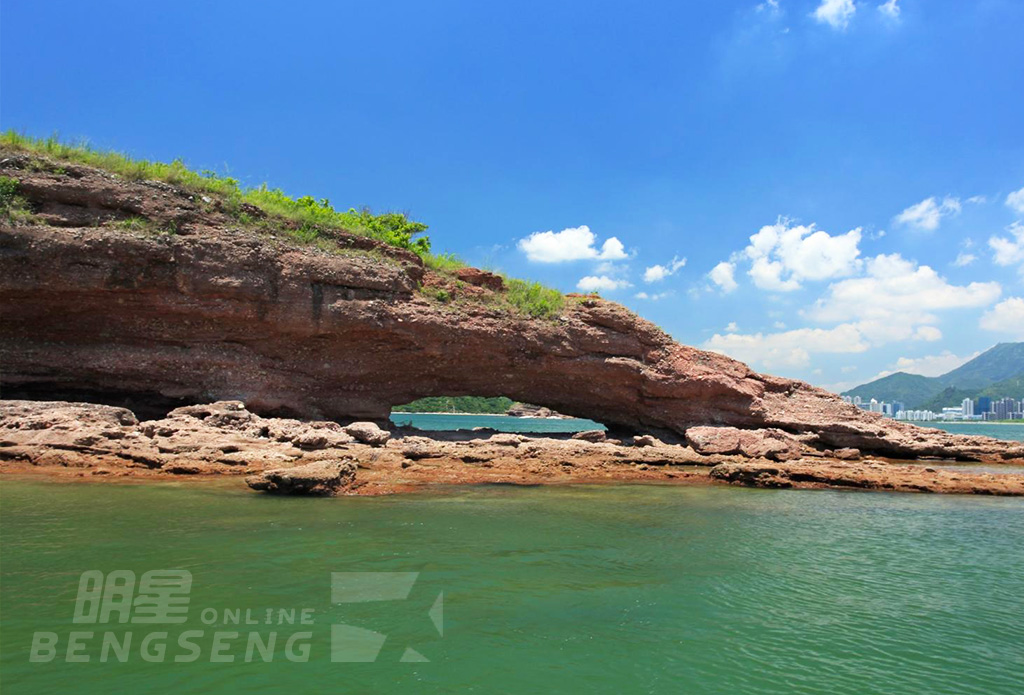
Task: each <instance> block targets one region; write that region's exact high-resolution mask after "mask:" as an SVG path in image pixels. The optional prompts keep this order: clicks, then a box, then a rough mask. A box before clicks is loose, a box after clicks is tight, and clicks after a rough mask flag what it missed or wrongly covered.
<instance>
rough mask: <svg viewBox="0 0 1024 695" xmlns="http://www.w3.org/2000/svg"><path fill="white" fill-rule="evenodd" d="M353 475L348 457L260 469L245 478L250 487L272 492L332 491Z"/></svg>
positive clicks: (352, 477)
mask: <svg viewBox="0 0 1024 695" xmlns="http://www.w3.org/2000/svg"><path fill="white" fill-rule="evenodd" d="M355 479H356V465H355V464H354V463H352V462H351V461H317V462H316V463H309V464H306V465H304V466H293V467H292V468H277V469H274V470H269V471H263V472H262V473H258V474H256V475H252V476H249V477H248V478H246V479H245V484H246V485H248V486H249V487H251V488H252V489H253V490H262V491H263V492H269V493H271V494H274V495H316V496H324V495H334V494H337V493H338V492H339V491H340V490H342V489H344V488H345V487H348V486H349V485H351V484H352V482H353V481H355Z"/></svg>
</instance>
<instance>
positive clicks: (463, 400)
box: [393, 396, 514, 414]
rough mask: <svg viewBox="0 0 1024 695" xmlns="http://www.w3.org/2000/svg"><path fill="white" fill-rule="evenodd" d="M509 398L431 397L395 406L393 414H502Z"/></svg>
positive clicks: (506, 407) (509, 404) (510, 404)
mask: <svg viewBox="0 0 1024 695" xmlns="http://www.w3.org/2000/svg"><path fill="white" fill-rule="evenodd" d="M513 403H514V401H513V400H512V399H511V398H505V397H504V396H498V397H496V398H484V397H482V396H431V397H429V398H421V399H419V400H417V401H413V402H412V403H409V404H407V405H401V406H396V407H395V408H394V411H393V412H401V413H491V414H504V413H505V412H506V411H507V410H508V409H509V408H511V407H512V404H513Z"/></svg>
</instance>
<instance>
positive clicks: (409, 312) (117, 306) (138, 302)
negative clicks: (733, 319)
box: [0, 156, 1024, 460]
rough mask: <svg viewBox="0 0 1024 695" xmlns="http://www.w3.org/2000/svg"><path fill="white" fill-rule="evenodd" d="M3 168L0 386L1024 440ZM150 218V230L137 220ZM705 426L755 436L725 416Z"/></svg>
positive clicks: (990, 443)
mask: <svg viewBox="0 0 1024 695" xmlns="http://www.w3.org/2000/svg"><path fill="white" fill-rule="evenodd" d="M0 173H2V174H3V175H5V176H10V177H12V178H16V179H18V181H19V193H20V194H21V195H23V196H25V197H26V198H27V199H28V200H29V202H30V203H31V205H32V206H33V209H34V210H35V211H36V212H37V216H36V219H35V223H34V224H32V225H30V226H18V227H12V226H9V225H8V226H4V227H3V228H2V229H0V303H2V306H3V312H2V315H0V363H2V366H3V370H2V374H0V388H2V389H3V392H4V393H3V395H4V397H6V398H12V397H13V398H17V397H29V398H44V399H65V400H75V401H92V402H98V403H125V404H129V405H132V406H133V407H134V408H135V410H136V412H139V413H140V415H146V414H147V413H143V412H142V409H143V408H146V407H149V408H152V409H155V410H157V411H162V412H160V413H159V414H163V413H166V412H167V411H169V410H170V409H171V408H173V407H174V406H178V405H189V404H195V403H203V402H209V401H214V400H224V399H230V400H237V401H241V402H243V403H244V404H245V406H246V408H248V409H249V410H250V411H253V412H255V413H259V414H263V415H282V416H289V417H300V418H306V419H314V420H340V421H352V420H370V421H375V422H378V423H382V422H384V421H385V420H386V418H387V416H388V414H389V412H390V410H391V407H392V406H393V405H396V404H402V403H408V402H410V401H413V400H415V399H417V398H421V397H424V396H432V395H479V396H495V395H504V396H508V397H510V398H513V399H515V400H517V401H521V402H526V403H536V404H540V405H543V406H545V407H548V408H552V409H554V410H556V411H558V412H560V413H564V414H568V415H575V416H580V417H587V418H592V419H595V420H597V421H599V422H603V423H605V424H606V425H609V426H610V427H613V428H619V429H622V430H626V431H629V432H632V433H639V434H646V433H655V434H658V435H659V436H660V437H662V438H663V439H666V440H672V439H673V438H674V440H675V441H678V442H685V441H686V440H687V432H688V430H690V429H691V428H694V427H707V426H713V427H730V428H736V429H739V430H749V429H771V430H773V431H775V430H777V431H778V432H779V435H778V436H775V435H773V437H774V441H775V442H776V443H775V444H772V445H771V446H770V447H769V448H770V449H771V450H772V451H773V452H774V454H772V455H774V456H775V457H778V458H786V457H788V456H790V455H791V454H790V451H791V444H792V443H791V442H789V441H788V440H787V439H786V437H790V438H793V437H795V438H797V439H798V440H799V441H800V442H801V444H803V445H806V446H810V447H812V448H816V449H819V450H834V449H853V448H855V449H859V450H860V451H863V452H865V453H871V454H875V455H885V456H890V457H897V458H914V457H920V456H927V457H942V458H956V459H965V460H1011V459H1015V458H1021V457H1022V456H1024V447H1022V446H1021V445H1018V444H1012V443H1006V442H997V441H995V440H991V439H987V438H983V437H959V436H954V435H950V434H947V433H945V432H941V431H938V430H930V429H922V428H918V427H915V426H912V425H909V424H903V423H898V422H894V421H891V420H883V419H882V418H881V417H880V416H878V415H876V414H872V413H867V412H864V411H862V410H860V409H857V408H855V407H853V406H851V405H847V404H845V403H843V402H842V400H840V399H839V398H838V397H837V396H835V395H833V394H831V393H828V392H826V391H824V390H821V389H818V388H815V387H812V386H810V385H808V384H806V383H802V382H799V381H793V380H790V379H782V378H777V377H772V376H767V375H764V374H758V373H756V372H754V371H752V370H751V369H749V368H748V367H747V366H746V365H744V364H742V363H740V362H737V361H735V360H732V359H729V358H728V357H725V356H722V355H718V354H714V353H710V352H705V351H702V350H698V349H694V348H692V347H687V346H685V345H680V344H678V343H676V342H675V341H673V340H672V339H671V338H670V337H669V336H668V335H667V334H665V333H664V332H663V331H661V330H660V329H658V328H657V327H656V326H654V325H653V324H651V323H649V322H647V321H645V320H643V319H641V318H639V317H637V316H636V315H634V314H632V313H631V312H629V311H628V310H626V309H625V308H624V307H622V306H619V305H617V304H614V303H611V302H607V301H603V300H600V299H596V298H590V297H569V298H568V299H567V301H566V307H565V309H564V311H563V312H562V313H561V315H559V316H558V317H557V318H556V319H540V318H530V317H529V316H525V315H521V314H518V313H516V312H515V311H510V310H508V309H503V308H501V307H502V306H505V305H504V304H502V303H501V302H498V301H491V300H493V299H500V296H501V293H502V292H506V291H507V289H506V288H505V287H504V285H503V284H502V283H499V282H497V281H495V280H493V279H491V278H490V277H488V276H487V274H479V275H473V277H470V275H471V274H469V273H464V275H465V278H466V279H465V280H460V281H459V283H461V285H464V286H465V287H466V288H467V291H468V290H472V292H471V293H469V294H467V295H466V300H465V301H448V302H441V301H438V300H436V299H430V298H428V297H427V296H426V295H425V294H424V293H422V292H420V291H419V289H420V287H421V286H422V285H423V283H424V281H425V277H426V278H427V279H428V280H429V278H430V277H431V276H432V273H430V272H429V271H427V270H426V269H425V268H424V267H423V264H422V262H421V261H420V259H419V258H418V257H417V256H415V255H414V254H412V253H410V252H406V251H403V250H399V249H393V248H391V247H387V246H384V245H381V244H378V243H377V242H374V241H372V240H368V239H365V238H361V237H352V236H350V235H345V234H341V233H338V234H335V235H334V241H335V250H334V251H332V252H325V251H321V250H318V249H316V248H310V247H302V246H298V245H296V244H294V243H291V242H289V241H288V237H287V236H286V235H275V234H274V233H273V232H269V233H268V232H267V231H266V228H264V230H263V231H260V232H255V231H251V230H247V229H242V228H240V227H239V225H238V224H237V223H236V222H235V221H234V218H233V217H232V216H231V215H230V214H228V211H226V210H224V209H222V206H221V205H220V203H219V202H218V201H211V200H209V199H204V198H203V197H201V196H196V195H192V194H190V193H188V192H187V191H183V190H178V189H176V188H174V187H172V186H169V185H167V184H162V183H153V182H127V181H123V180H120V179H118V178H116V177H114V176H112V175H109V174H106V173H103V172H100V171H97V170H95V169H90V168H87V167H80V166H71V165H66V166H62V167H60V168H56V167H49V168H47V167H46V166H30V165H29V163H26V160H25V158H24V157H23V156H7V157H0ZM137 218H142V219H145V220H146V221H147V224H148V225H149V226H148V227H147V229H144V230H141V231H139V230H134V229H132V228H131V225H127V224H124V221H125V220H132V219H137ZM154 230H157V231H154ZM168 230H169V231H168ZM499 279H500V278H499ZM455 299H456V300H457V299H458V298H457V297H456V298H455ZM698 437H699V438H695V440H694V444H695V445H697V446H699V447H711V449H714V447H716V446H719V447H721V446H727V447H728V448H727V449H725V450H729V451H731V450H732V449H735V448H737V447H738V450H743V447H744V446H745V445H744V443H743V440H742V437H732V434H731V433H729V435H728V437H730V438H731V439H730V441H729V442H727V443H721V442H719V443H718V444H715V443H714V441H713V440H715V437H714V436H711V435H709V434H708V433H707V432H704V431H701V432H700V433H699V435H698ZM709 450H710V449H709ZM767 453H768V452H766V455H767Z"/></svg>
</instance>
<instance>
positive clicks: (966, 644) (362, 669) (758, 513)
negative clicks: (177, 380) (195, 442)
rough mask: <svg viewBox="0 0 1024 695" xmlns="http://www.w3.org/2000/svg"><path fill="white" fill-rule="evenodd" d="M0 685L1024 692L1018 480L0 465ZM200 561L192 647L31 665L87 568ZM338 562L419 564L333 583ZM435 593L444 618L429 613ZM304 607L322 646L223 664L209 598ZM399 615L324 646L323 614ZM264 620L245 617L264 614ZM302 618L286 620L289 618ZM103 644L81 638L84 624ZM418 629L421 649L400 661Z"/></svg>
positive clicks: (348, 618)
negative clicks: (525, 479)
mask: <svg viewBox="0 0 1024 695" xmlns="http://www.w3.org/2000/svg"><path fill="white" fill-rule="evenodd" d="M0 504H2V507H0V509H2V513H0V514H2V515H0V532H2V546H0V572H2V586H0V604H2V605H0V609H2V620H3V622H2V635H0V647H2V657H0V658H2V662H0V664H2V672H0V679H2V681H0V687H2V690H3V692H4V693H5V694H10V695H14V694H16V693H33V694H39V693H68V692H73V693H111V692H126V693H143V692H156V693H165V692H197V693H237V692H241V693H306V692H331V693H347V692H353V693H355V692H360V693H371V692H372V693H389V692H396V693H397V692H417V693H423V692H426V693H442V692H478V693H488V694H489V693H512V692H515V693H589V692H600V693H626V692H628V693H839V694H844V693H929V694H934V693H958V694H959V693H993V694H997V693H1007V694H1010V693H1015V694H1019V693H1021V692H1024V503H1022V502H1021V501H1020V500H1014V499H986V498H972V497H958V496H945V497H939V496H930V495H897V494H880V493H875V494H865V493H841V492H822V491H766V490H747V489H739V488H725V487H709V488H683V487H667V486H666V487H655V486H608V487H551V488H516V487H506V486H500V487H499V486H492V487H476V488H449V489H442V490H436V491H433V492H431V493H429V494H428V493H424V494H418V495H412V496H400V497H385V498H337V499H311V500H310V499H287V498H283V499H282V498H273V497H268V496H261V495H258V494H255V493H250V492H249V491H247V490H243V489H242V487H241V481H240V480H222V481H217V482H216V483H190V484H170V483H168V484H114V483H55V482H40V481H35V480H23V479H12V478H10V477H5V478H3V479H2V481H0ZM168 568H172V569H173V568H179V569H187V570H189V571H190V572H191V574H192V577H193V588H192V592H191V603H190V605H189V613H188V620H187V622H186V624H184V625H171V626H157V627H159V629H163V630H166V631H168V632H169V634H170V635H171V636H172V638H173V636H175V635H178V634H179V633H181V632H182V631H184V630H206V631H207V635H206V637H205V638H204V639H197V640H196V642H197V643H198V644H199V645H201V647H202V650H201V657H200V658H199V660H198V661H194V662H191V663H175V662H173V661H172V654H175V653H178V654H180V653H182V650H177V649H172V647H174V644H173V641H172V643H171V647H168V651H167V657H166V661H165V662H164V663H149V662H146V661H143V660H142V659H141V658H140V656H139V654H138V651H137V649H136V648H135V647H132V651H131V653H130V654H128V656H127V657H126V658H127V660H126V662H125V663H119V662H117V661H116V660H115V659H114V657H113V656H111V657H110V659H109V661H108V663H98V659H99V656H100V650H99V647H98V644H93V646H89V647H86V648H85V649H83V650H82V652H81V653H82V654H84V655H88V656H90V658H91V661H90V662H88V663H67V662H65V661H64V657H65V654H64V653H63V652H62V651H61V652H60V653H59V656H58V657H57V658H56V659H55V660H54V661H52V662H49V663H29V661H28V657H29V646H30V644H31V641H32V636H33V633H34V632H35V631H52V632H54V633H57V634H59V635H60V639H61V642H60V643H59V645H60V647H61V648H63V647H64V646H65V639H66V635H67V633H68V632H70V631H71V630H94V631H97V632H102V631H111V632H114V633H116V635H117V636H121V635H122V634H123V633H124V632H125V631H127V630H129V629H130V630H132V631H133V632H135V633H138V634H140V635H141V634H144V633H146V632H148V631H150V630H152V629H154V626H147V625H121V624H117V623H112V624H98V625H84V626H83V625H77V626H76V625H73V624H72V616H73V614H74V610H75V598H76V591H77V586H78V581H79V576H80V575H81V573H82V572H83V571H85V570H90V569H98V570H102V571H104V572H109V571H111V570H117V569H128V570H132V571H134V572H136V573H137V574H138V575H139V576H141V575H142V573H143V572H145V571H147V570H153V569H168ZM332 572H419V573H420V574H419V577H418V580H417V581H416V583H415V585H414V586H413V589H412V591H411V593H410V594H409V598H408V600H406V601H381V602H377V603H348V604H346V603H339V604H334V603H332V596H331V591H330V586H331V573H332ZM441 592H443V595H444V596H443V637H442V636H440V635H438V633H437V631H436V629H435V628H434V626H433V624H432V622H431V620H430V619H429V617H428V612H429V611H430V609H431V608H432V607H433V606H434V605H435V601H436V600H437V596H438V594H439V593H441ZM268 607H269V608H294V609H301V608H309V609H312V611H313V613H312V619H313V620H314V624H313V625H312V626H309V627H306V628H304V629H308V630H309V631H310V632H312V633H313V637H312V638H311V639H310V640H309V642H310V646H311V651H310V655H309V660H308V661H307V662H292V661H288V660H287V659H286V658H285V656H284V654H283V649H282V647H281V645H278V648H277V651H276V652H275V654H274V657H275V658H274V660H273V661H272V662H270V663H265V662H263V661H261V660H260V659H259V656H258V654H256V655H255V659H254V660H253V661H252V662H249V663H246V662H245V660H244V657H245V648H244V640H243V642H242V646H241V647H239V646H237V644H236V643H233V642H229V643H228V648H227V649H226V651H225V653H226V654H228V655H234V656H235V659H236V660H235V661H234V662H231V663H210V661H209V656H210V649H209V646H210V644H211V642H212V636H211V635H210V634H209V633H211V632H212V631H215V630H223V631H237V630H239V628H238V627H237V626H230V625H228V626H225V625H223V622H224V621H223V618H220V617H219V618H217V619H216V623H217V624H212V625H204V624H203V622H202V621H201V613H202V611H203V609H206V608H214V609H216V612H217V613H222V611H223V609H225V608H235V609H245V608H252V609H255V614H256V615H261V614H262V613H261V612H262V611H264V610H265V609H266V608H268ZM332 623H347V624H349V625H357V626H362V627H364V628H366V629H372V630H375V631H378V632H382V633H387V634H388V635H389V637H388V640H387V641H386V642H385V644H384V648H383V649H382V650H381V652H380V656H379V658H378V660H377V661H376V662H373V663H335V662H332V661H331V659H330V634H331V629H330V625H331V624H332ZM272 629H274V628H268V627H266V626H256V627H255V628H253V627H243V628H242V631H243V633H244V634H248V632H249V631H251V630H256V631H259V632H261V633H264V634H265V633H267V632H269V631H271V630H272ZM298 629H299V626H296V625H286V626H284V628H283V629H281V630H280V632H281V633H282V634H284V633H287V634H292V633H294V632H296V631H298ZM90 644H92V643H90ZM406 646H412V647H413V648H415V649H416V650H417V652H418V653H420V654H422V655H423V656H424V657H425V658H428V659H430V662H429V663H398V660H399V659H400V658H401V657H402V655H403V654H404V653H405V652H404V649H405V647H406Z"/></svg>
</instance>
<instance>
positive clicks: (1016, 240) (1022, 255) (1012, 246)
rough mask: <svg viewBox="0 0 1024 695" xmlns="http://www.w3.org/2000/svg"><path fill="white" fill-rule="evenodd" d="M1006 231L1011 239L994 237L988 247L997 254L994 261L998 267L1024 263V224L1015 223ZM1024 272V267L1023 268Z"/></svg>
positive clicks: (989, 241)
mask: <svg viewBox="0 0 1024 695" xmlns="http://www.w3.org/2000/svg"><path fill="white" fill-rule="evenodd" d="M1006 231H1007V232H1009V233H1010V236H1009V237H1002V236H994V237H992V238H991V239H989V240H988V245H989V246H990V247H992V250H993V251H994V252H995V255H994V256H993V258H992V260H993V261H995V263H996V265H1016V264H1017V263H1024V224H1021V223H1020V222H1014V223H1013V224H1011V225H1010V226H1009V227H1007V228H1006ZM1021 271H1022V272H1024V265H1022V266H1021Z"/></svg>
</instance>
